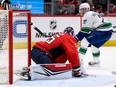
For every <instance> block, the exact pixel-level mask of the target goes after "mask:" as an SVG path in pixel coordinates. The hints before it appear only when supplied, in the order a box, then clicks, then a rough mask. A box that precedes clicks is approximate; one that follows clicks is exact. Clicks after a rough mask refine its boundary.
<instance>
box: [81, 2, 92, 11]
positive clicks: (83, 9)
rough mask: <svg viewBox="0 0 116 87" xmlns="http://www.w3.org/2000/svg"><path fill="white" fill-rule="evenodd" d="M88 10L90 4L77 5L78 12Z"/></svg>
mask: <svg viewBox="0 0 116 87" xmlns="http://www.w3.org/2000/svg"><path fill="white" fill-rule="evenodd" d="M88 11H90V5H89V4H88V3H82V4H80V6H79V12H80V13H86V12H88Z"/></svg>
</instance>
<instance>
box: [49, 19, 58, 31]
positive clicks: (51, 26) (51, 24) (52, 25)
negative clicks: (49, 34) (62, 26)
mask: <svg viewBox="0 0 116 87" xmlns="http://www.w3.org/2000/svg"><path fill="white" fill-rule="evenodd" d="M56 28H57V21H56V20H51V21H50V29H53V30H54V29H56Z"/></svg>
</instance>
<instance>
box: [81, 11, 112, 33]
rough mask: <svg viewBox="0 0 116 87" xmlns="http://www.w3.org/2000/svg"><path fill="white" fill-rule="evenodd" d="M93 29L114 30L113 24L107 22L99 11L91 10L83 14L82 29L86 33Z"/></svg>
mask: <svg viewBox="0 0 116 87" xmlns="http://www.w3.org/2000/svg"><path fill="white" fill-rule="evenodd" d="M93 30H95V31H109V30H112V24H111V23H107V22H105V21H104V19H103V17H101V16H100V15H99V13H96V12H94V11H89V12H86V13H85V14H84V16H83V23H82V31H83V32H85V33H90V32H91V31H93Z"/></svg>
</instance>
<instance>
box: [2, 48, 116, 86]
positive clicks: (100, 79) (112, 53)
mask: <svg viewBox="0 0 116 87" xmlns="http://www.w3.org/2000/svg"><path fill="white" fill-rule="evenodd" d="M100 52H101V58H100V60H101V66H100V67H90V66H88V62H89V61H91V60H92V54H91V49H90V48H89V49H88V51H87V54H86V55H85V58H84V67H85V69H86V71H87V73H88V74H91V75H96V76H89V77H86V78H71V79H62V80H35V81H23V80H19V81H17V82H15V83H14V84H13V85H11V86H12V87H114V85H116V75H112V74H111V71H113V70H114V71H116V47H101V48H100ZM11 86H7V87H11ZM0 87H3V86H0ZM5 87H6V86H5Z"/></svg>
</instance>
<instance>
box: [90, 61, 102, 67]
mask: <svg viewBox="0 0 116 87" xmlns="http://www.w3.org/2000/svg"><path fill="white" fill-rule="evenodd" d="M88 65H89V66H95V67H98V66H100V62H95V61H90V62H89V63H88Z"/></svg>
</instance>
